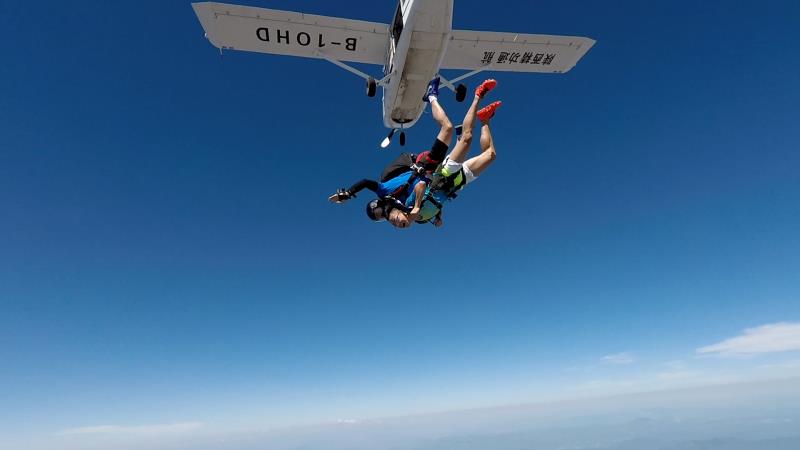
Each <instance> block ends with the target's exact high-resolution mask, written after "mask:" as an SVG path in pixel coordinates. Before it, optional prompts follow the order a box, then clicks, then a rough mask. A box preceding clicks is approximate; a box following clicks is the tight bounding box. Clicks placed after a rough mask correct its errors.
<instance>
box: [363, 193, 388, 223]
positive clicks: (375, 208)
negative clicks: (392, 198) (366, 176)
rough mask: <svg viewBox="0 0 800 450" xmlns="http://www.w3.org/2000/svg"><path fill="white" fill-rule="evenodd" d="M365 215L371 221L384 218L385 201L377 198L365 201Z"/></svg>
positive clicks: (378, 220)
mask: <svg viewBox="0 0 800 450" xmlns="http://www.w3.org/2000/svg"><path fill="white" fill-rule="evenodd" d="M367 217H369V218H370V220H372V221H373V222H380V221H383V220H386V203H385V202H384V201H382V200H379V199H377V198H376V199H375V200H372V201H371V202H369V203H367Z"/></svg>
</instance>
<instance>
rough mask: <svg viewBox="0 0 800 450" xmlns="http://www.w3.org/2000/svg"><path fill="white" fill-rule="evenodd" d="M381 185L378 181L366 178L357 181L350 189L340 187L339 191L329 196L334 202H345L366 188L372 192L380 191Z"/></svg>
mask: <svg viewBox="0 0 800 450" xmlns="http://www.w3.org/2000/svg"><path fill="white" fill-rule="evenodd" d="M379 187H380V185H379V184H378V182H377V181H375V180H368V179H366V178H365V179H363V180H361V181H359V182H357V183H355V184H354V185H352V186H350V189H339V192H337V193H335V194H333V195H331V196H330V197H328V200H330V201H331V202H333V203H344V202H346V201H347V200H350V199H351V198H354V197H355V196H356V194H358V193H359V192H361V191H363V190H364V189H369V190H370V191H372V192H378V188H379Z"/></svg>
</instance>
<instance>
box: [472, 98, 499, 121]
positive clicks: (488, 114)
mask: <svg viewBox="0 0 800 450" xmlns="http://www.w3.org/2000/svg"><path fill="white" fill-rule="evenodd" d="M502 104H503V102H494V103H492V104H491V105H489V106H486V107H484V108H483V109H481V110H480V111H478V119H481V122H488V121H489V119H491V118H492V117H494V113H495V111H496V110H497V108H499V107H500V105H502Z"/></svg>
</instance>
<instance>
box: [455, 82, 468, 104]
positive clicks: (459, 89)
mask: <svg viewBox="0 0 800 450" xmlns="http://www.w3.org/2000/svg"><path fill="white" fill-rule="evenodd" d="M465 98H467V87H466V86H464V84H463V83H460V84H459V85H458V86H456V101H457V102H459V103H461V102H463V101H464V99H465Z"/></svg>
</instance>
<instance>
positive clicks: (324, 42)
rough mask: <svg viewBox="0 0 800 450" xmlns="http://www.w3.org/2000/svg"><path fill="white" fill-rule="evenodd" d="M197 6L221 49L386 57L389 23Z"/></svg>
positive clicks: (368, 59) (367, 59)
mask: <svg viewBox="0 0 800 450" xmlns="http://www.w3.org/2000/svg"><path fill="white" fill-rule="evenodd" d="M192 7H193V8H194V11H195V13H196V14H197V17H198V19H200V23H201V24H202V25H203V29H205V31H206V36H207V37H208V40H209V41H211V43H212V44H214V46H215V47H217V48H220V49H235V50H244V51H250V52H259V53H273V54H278V55H292V56H302V57H306V58H321V57H322V55H321V54H324V55H325V56H326V57H328V58H332V59H336V60H339V61H351V62H361V63H371V64H384V62H385V61H386V49H387V45H388V42H389V26H388V25H387V24H383V23H375V22H365V21H362V20H351V19H340V18H337V17H325V16H313V15H310V14H303V13H297V12H290V11H278V10H275V9H264V8H254V7H250V6H239V5H228V4H224V3H214V2H202V3H193V4H192ZM320 53H321V54H320Z"/></svg>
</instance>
